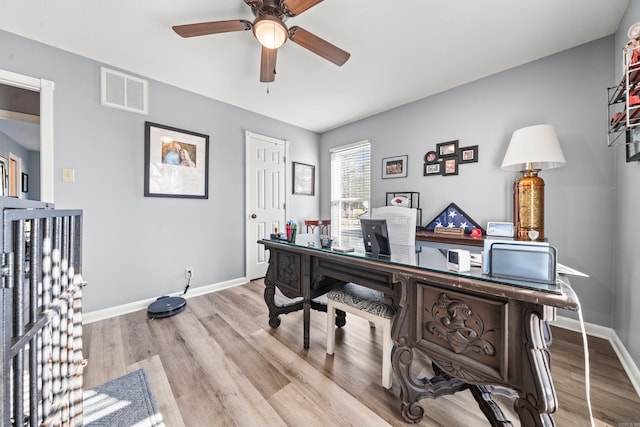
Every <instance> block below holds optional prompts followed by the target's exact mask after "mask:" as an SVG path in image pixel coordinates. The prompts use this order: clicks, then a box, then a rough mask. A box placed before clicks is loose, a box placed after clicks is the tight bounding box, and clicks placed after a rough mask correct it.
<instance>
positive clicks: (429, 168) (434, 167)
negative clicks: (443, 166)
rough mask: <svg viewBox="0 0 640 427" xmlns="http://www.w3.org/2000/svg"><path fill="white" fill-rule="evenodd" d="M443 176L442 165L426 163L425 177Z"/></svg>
mask: <svg viewBox="0 0 640 427" xmlns="http://www.w3.org/2000/svg"><path fill="white" fill-rule="evenodd" d="M432 175H442V173H441V172H440V163H425V164H424V176H432Z"/></svg>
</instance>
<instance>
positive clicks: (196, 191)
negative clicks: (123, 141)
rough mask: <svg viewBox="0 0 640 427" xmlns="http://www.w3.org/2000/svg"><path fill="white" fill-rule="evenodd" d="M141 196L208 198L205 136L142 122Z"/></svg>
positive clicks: (207, 150)
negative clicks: (142, 170) (143, 129)
mask: <svg viewBox="0 0 640 427" xmlns="http://www.w3.org/2000/svg"><path fill="white" fill-rule="evenodd" d="M144 134H145V147H144V196H145V197H182V198H191V199H207V198H209V135H203V134H201V133H197V132H191V131H188V130H184V129H178V128H174V127H171V126H164V125H160V124H157V123H151V122H145V131H144Z"/></svg>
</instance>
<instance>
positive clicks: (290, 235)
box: [285, 220, 298, 243]
mask: <svg viewBox="0 0 640 427" xmlns="http://www.w3.org/2000/svg"><path fill="white" fill-rule="evenodd" d="M297 228H298V226H297V224H296V223H294V222H293V221H291V220H289V221H287V224H286V226H285V229H286V230H287V241H288V242H290V243H293V242H295V241H296V230H297Z"/></svg>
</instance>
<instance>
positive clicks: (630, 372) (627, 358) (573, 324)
mask: <svg viewBox="0 0 640 427" xmlns="http://www.w3.org/2000/svg"><path fill="white" fill-rule="evenodd" d="M551 324H552V325H553V326H557V327H559V328H563V329H569V330H572V331H576V332H580V322H579V321H578V320H575V319H570V318H568V317H562V316H558V317H557V318H556V320H554V321H553V322H551ZM584 329H585V331H586V332H587V335H591V336H594V337H597V338H602V339H605V340H607V341H609V343H611V347H613V351H615V352H616V355H617V356H618V359H619V360H620V363H621V364H622V367H623V368H624V371H625V372H626V373H627V376H628V377H629V380H630V381H631V384H632V385H633V388H635V390H636V393H637V394H638V396H640V370H639V369H638V365H636V364H635V362H634V361H633V358H632V357H631V354H629V352H628V351H627V349H626V348H625V346H624V344H622V341H620V338H619V337H618V334H616V331H614V330H613V329H611V328H606V327H604V326H600V325H595V324H593V323H586V322H585V324H584Z"/></svg>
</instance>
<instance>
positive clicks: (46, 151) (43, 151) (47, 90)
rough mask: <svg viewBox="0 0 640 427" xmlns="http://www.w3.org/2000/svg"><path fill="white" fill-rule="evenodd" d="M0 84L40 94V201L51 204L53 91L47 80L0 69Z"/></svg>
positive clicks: (52, 86)
mask: <svg viewBox="0 0 640 427" xmlns="http://www.w3.org/2000/svg"><path fill="white" fill-rule="evenodd" d="M0 83H2V84H5V85H8V86H15V87H19V88H22V89H27V90H32V91H35V92H40V201H42V202H51V203H53V181H54V174H53V89H54V87H55V85H54V83H53V82H52V81H49V80H45V79H39V78H36V77H29V76H24V75H22V74H18V73H13V72H11V71H6V70H2V69H0Z"/></svg>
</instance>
